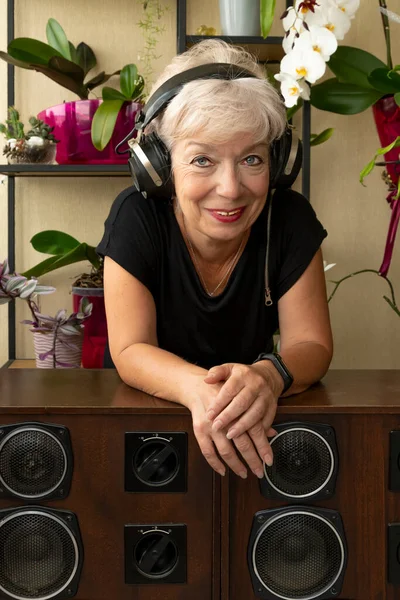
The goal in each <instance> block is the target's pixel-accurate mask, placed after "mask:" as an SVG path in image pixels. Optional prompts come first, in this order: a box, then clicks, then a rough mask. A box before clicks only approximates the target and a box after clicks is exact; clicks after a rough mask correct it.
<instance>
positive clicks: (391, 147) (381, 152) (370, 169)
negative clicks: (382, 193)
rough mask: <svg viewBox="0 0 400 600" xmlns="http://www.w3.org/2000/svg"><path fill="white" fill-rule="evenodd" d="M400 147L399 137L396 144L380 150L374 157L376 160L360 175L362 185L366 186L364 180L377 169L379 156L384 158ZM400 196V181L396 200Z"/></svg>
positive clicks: (370, 162)
mask: <svg viewBox="0 0 400 600" xmlns="http://www.w3.org/2000/svg"><path fill="white" fill-rule="evenodd" d="M399 147H400V136H398V137H397V138H396V139H395V140H394V142H392V143H391V144H389V146H385V148H379V149H378V150H377V151H376V152H375V155H374V158H373V159H372V160H370V161H369V163H368V164H367V165H366V166H365V167H364V168H363V170H362V171H361V173H360V183H362V184H363V185H364V179H365V177H367V176H368V175H369V174H370V173H371V172H372V171H373V169H374V167H375V161H376V159H377V158H378V157H379V156H383V155H384V154H387V153H388V152H390V151H391V150H393V148H399ZM399 195H400V179H399V182H398V189H397V196H396V198H398V197H399Z"/></svg>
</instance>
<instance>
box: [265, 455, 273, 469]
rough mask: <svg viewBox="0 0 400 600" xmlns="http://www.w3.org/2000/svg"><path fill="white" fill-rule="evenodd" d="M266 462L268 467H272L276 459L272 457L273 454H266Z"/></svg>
mask: <svg viewBox="0 0 400 600" xmlns="http://www.w3.org/2000/svg"><path fill="white" fill-rule="evenodd" d="M264 462H265V464H266V465H268V467H272V464H273V462H274V461H273V458H272V456H271V455H270V454H266V455H265V456H264Z"/></svg>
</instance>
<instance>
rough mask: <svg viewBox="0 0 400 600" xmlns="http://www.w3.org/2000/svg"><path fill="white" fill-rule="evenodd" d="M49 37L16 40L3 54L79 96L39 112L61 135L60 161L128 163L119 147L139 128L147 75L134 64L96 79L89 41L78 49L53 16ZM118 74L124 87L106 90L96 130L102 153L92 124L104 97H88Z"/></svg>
mask: <svg viewBox="0 0 400 600" xmlns="http://www.w3.org/2000/svg"><path fill="white" fill-rule="evenodd" d="M46 36H47V41H48V44H45V43H44V42H41V41H39V40H35V39H32V38H15V39H14V40H12V41H11V42H10V43H9V45H8V48H7V53H6V52H0V58H2V59H3V60H5V61H6V62H8V63H10V64H12V65H14V66H16V67H20V68H23V69H33V70H35V71H38V72H39V73H42V74H43V75H45V76H46V77H49V79H52V80H53V81H55V82H56V83H58V84H59V85H61V86H62V87H64V88H66V89H67V90H70V91H72V92H73V93H74V94H76V95H77V96H78V97H79V98H80V100H78V101H74V102H64V103H63V104H60V105H58V106H54V107H51V108H48V109H46V110H44V111H42V112H40V113H39V115H38V118H39V119H42V120H43V121H45V122H46V123H48V124H49V125H50V126H51V127H53V128H54V135H55V136H56V137H57V138H59V139H60V143H59V144H58V146H57V154H56V161H57V162H58V163H59V164H67V163H69V164H79V163H86V164H99V163H125V162H126V157H125V156H121V155H119V154H116V153H115V151H114V147H115V145H116V144H117V143H118V142H120V141H121V139H123V138H124V137H125V136H126V135H127V134H128V133H129V132H130V131H131V130H132V129H133V128H134V124H135V118H136V113H137V112H138V111H139V110H140V108H141V104H140V101H141V99H142V90H143V86H144V81H143V77H142V76H141V75H138V73H137V69H136V66H135V65H133V64H129V65H126V66H125V67H124V68H123V69H122V70H118V71H115V72H114V73H111V74H106V73H105V72H104V71H102V72H100V73H98V74H97V75H95V76H92V77H91V76H90V75H89V72H90V71H92V69H94V68H95V67H96V66H97V59H96V56H95V54H94V52H93V50H92V49H91V48H90V47H89V46H88V45H87V44H85V43H84V42H81V43H80V44H78V46H76V47H75V46H74V45H73V44H72V43H71V42H70V41H69V40H68V39H67V36H66V34H65V32H64V30H63V28H62V27H61V25H60V24H59V23H58V22H57V21H56V20H55V19H52V18H51V19H49V20H48V23H47V27H46ZM114 75H120V86H121V91H120V92H118V91H117V90H114V89H113V88H106V89H105V91H104V92H103V98H104V101H105V104H106V106H105V107H103V108H102V109H101V111H100V112H99V114H98V115H97V117H96V122H95V125H94V129H93V139H94V141H95V143H96V146H97V148H101V151H100V150H98V149H96V147H95V146H94V144H93V142H92V122H93V117H94V115H95V114H96V112H97V110H98V109H99V107H100V106H101V104H102V102H103V100H101V99H99V98H94V99H89V94H91V93H94V90H95V89H96V88H97V87H98V86H100V85H103V84H104V83H106V82H107V81H108V80H109V79H110V78H111V77H113V76H114ZM117 92H118V93H117Z"/></svg>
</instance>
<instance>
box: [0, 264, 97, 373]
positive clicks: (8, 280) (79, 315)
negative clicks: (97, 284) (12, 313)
mask: <svg viewBox="0 0 400 600" xmlns="http://www.w3.org/2000/svg"><path fill="white" fill-rule="evenodd" d="M54 291H55V288H53V287H49V286H40V285H38V281H37V279H33V278H31V279H28V278H27V277H24V276H23V275H19V274H17V273H10V271H9V268H8V262H7V260H5V261H4V262H3V263H0V304H3V303H4V302H9V301H11V300H12V299H14V298H21V299H23V300H25V301H26V302H27V304H28V306H29V310H30V311H31V314H32V320H24V321H22V323H24V324H27V325H31V327H32V329H31V330H30V331H32V333H33V344H34V348H35V357H36V366H37V367H38V368H42V369H46V368H47V369H49V368H55V369H60V368H61V369H65V368H79V367H80V365H81V356H82V343H83V328H84V325H83V323H84V322H85V321H86V320H87V319H88V318H89V317H90V314H91V311H92V305H91V304H90V302H89V301H88V300H87V298H82V300H81V302H80V304H79V309H78V311H76V312H73V313H72V314H71V315H69V316H67V312H66V310H65V309H61V310H59V311H57V314H56V315H55V316H54V317H50V316H48V315H43V314H42V313H41V312H40V310H39V307H38V305H37V303H36V301H35V297H36V296H39V295H41V294H51V293H52V292H54Z"/></svg>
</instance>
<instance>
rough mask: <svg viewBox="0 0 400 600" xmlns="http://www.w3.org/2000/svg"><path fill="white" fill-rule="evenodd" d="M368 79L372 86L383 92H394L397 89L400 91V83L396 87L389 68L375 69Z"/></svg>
mask: <svg viewBox="0 0 400 600" xmlns="http://www.w3.org/2000/svg"><path fill="white" fill-rule="evenodd" d="M399 79H400V78H399ZM368 81H369V82H370V84H371V85H372V87H374V88H375V89H376V90H379V91H380V92H382V94H393V93H394V92H396V91H400V84H399V87H398V88H397V89H396V87H395V84H394V82H393V80H392V79H391V78H390V71H389V69H387V68H384V69H374V70H373V71H372V73H371V74H370V75H368Z"/></svg>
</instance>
